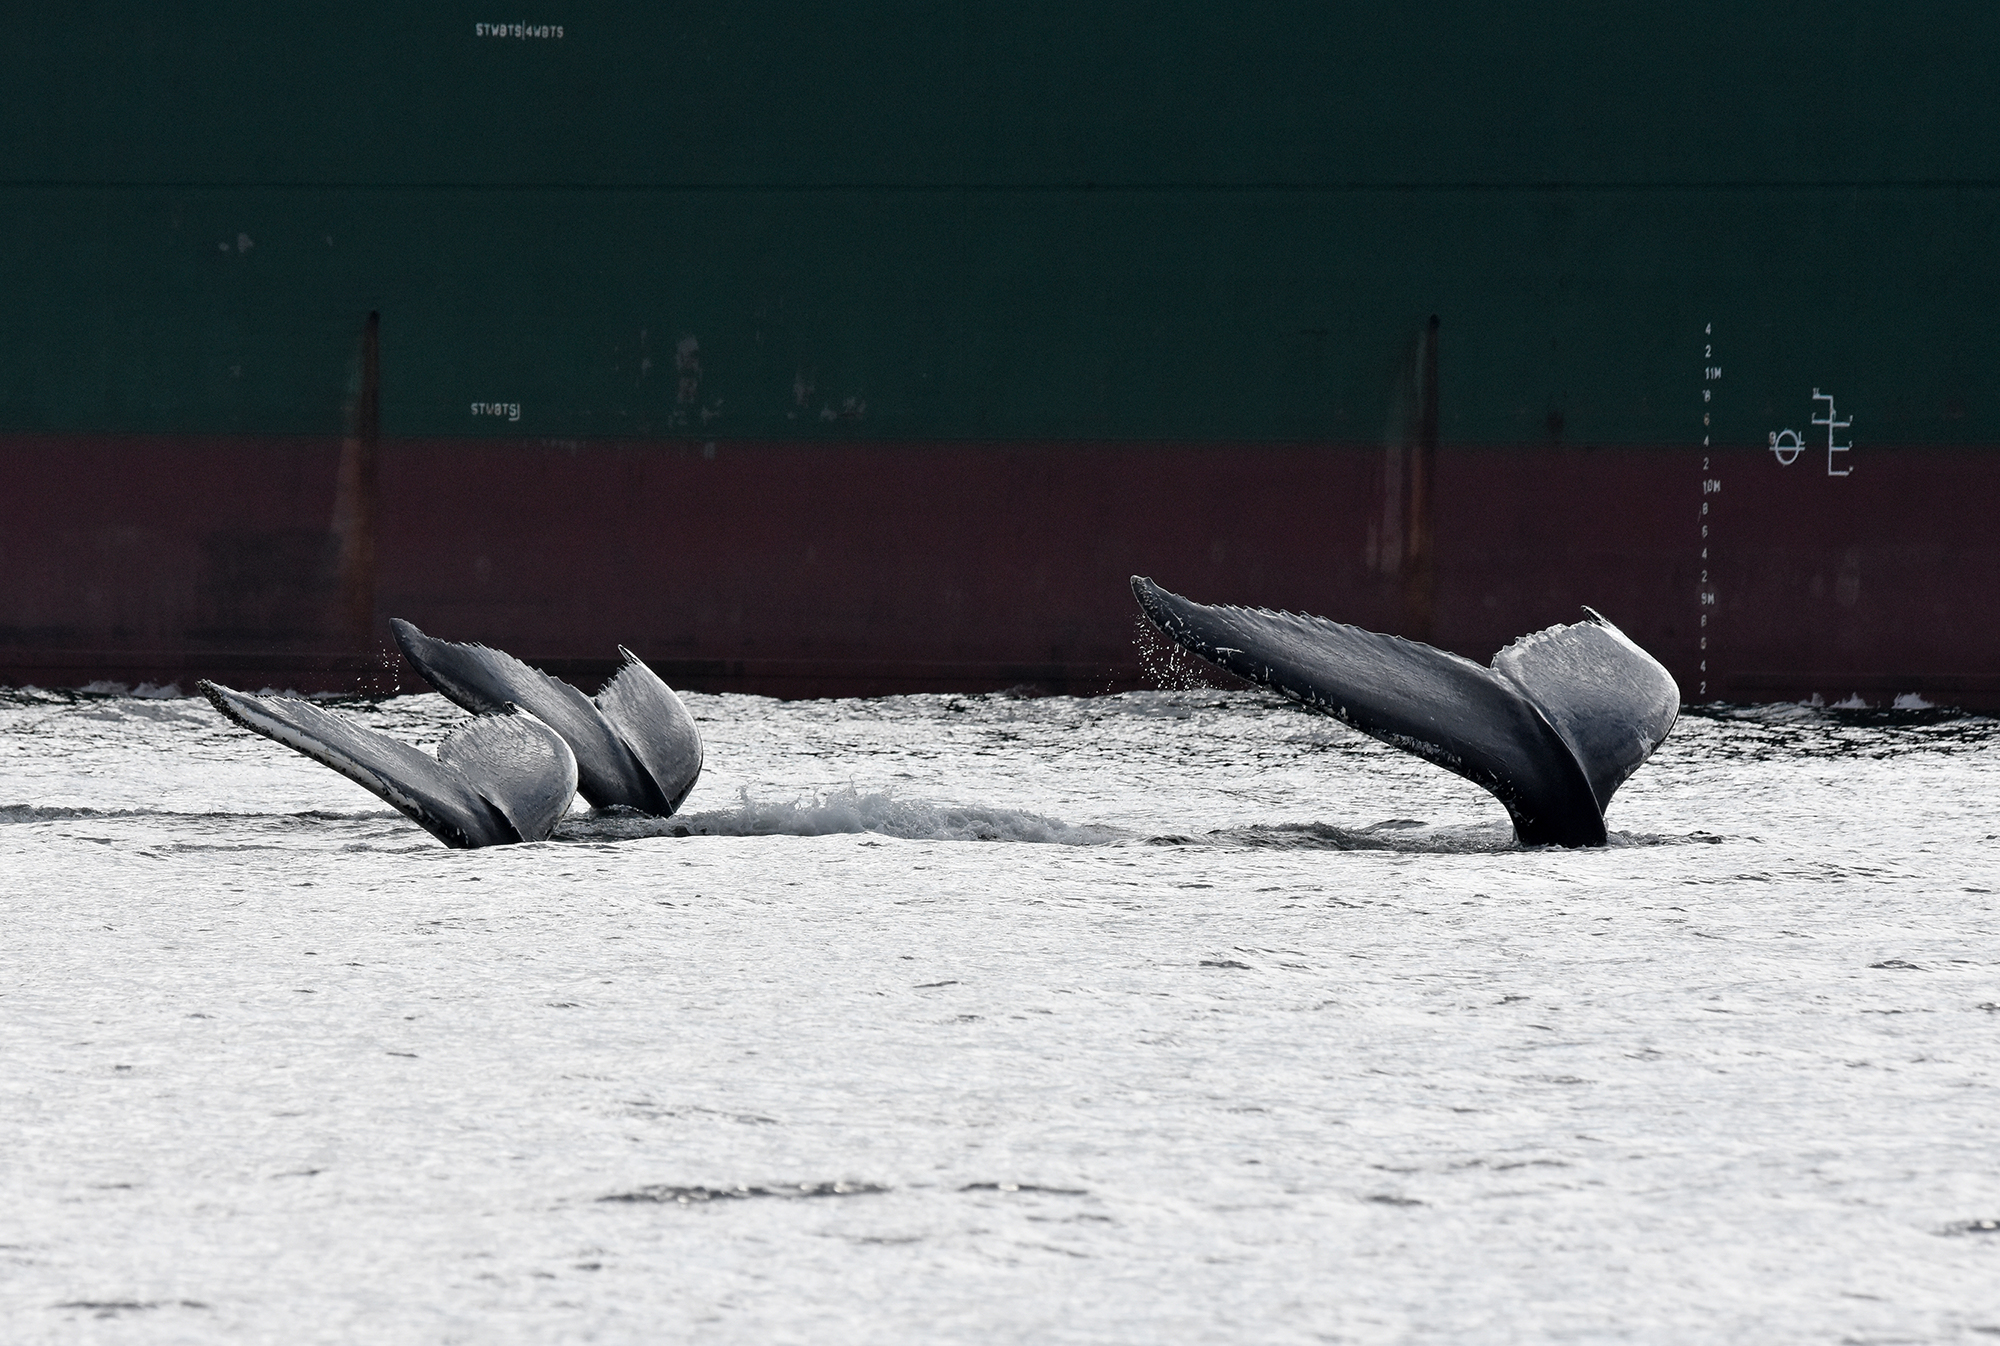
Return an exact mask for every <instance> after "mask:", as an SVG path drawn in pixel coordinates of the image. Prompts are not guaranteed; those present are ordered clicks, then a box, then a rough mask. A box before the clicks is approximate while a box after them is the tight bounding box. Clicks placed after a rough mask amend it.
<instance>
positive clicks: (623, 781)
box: [389, 618, 701, 817]
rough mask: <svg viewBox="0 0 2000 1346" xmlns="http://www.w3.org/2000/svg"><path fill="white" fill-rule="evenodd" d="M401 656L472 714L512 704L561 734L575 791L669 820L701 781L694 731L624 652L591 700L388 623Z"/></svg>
mask: <svg viewBox="0 0 2000 1346" xmlns="http://www.w3.org/2000/svg"><path fill="white" fill-rule="evenodd" d="M389 627H390V629H391V630H392V631H393V632H394V633H395V636H396V644H397V645H398V646H399V647H400V648H401V649H402V651H403V657H404V658H406V659H408V660H409V661H410V664H411V665H412V666H413V667H414V668H415V669H416V670H417V672H419V673H421V674H423V676H424V678H425V680H426V681H428V682H429V683H430V684H431V686H433V687H435V688H437V689H438V691H440V692H442V693H443V694H444V696H445V697H446V698H447V699H448V700H450V701H452V702H454V703H456V704H458V705H460V706H463V707H464V708H465V709H467V710H469V711H471V712H472V713H473V714H475V715H485V714H490V713H492V711H493V710H494V709H495V708H496V707H499V706H502V705H505V704H509V703H511V704H513V705H516V706H519V707H520V708H521V709H522V710H525V711H527V712H529V713H530V714H532V715H534V716H535V717H536V718H537V719H539V720H541V721H542V722H543V723H544V724H546V725H548V726H549V727H550V728H551V729H553V730H555V731H556V732H557V733H558V734H560V735H562V737H563V739H564V741H565V742H567V743H568V744H569V746H570V751H571V752H573V753H574V754H575V755H576V770H577V791H578V793H580V794H582V795H583V797H584V798H585V799H586V800H588V801H589V802H590V803H591V804H592V805H594V806H595V807H597V808H608V807H610V806H612V805H614V804H618V805H623V806H625V807H626V808H632V809H637V810H639V811H640V812H641V813H650V814H654V815H656V816H659V817H666V816H667V815H669V814H671V813H672V812H673V811H674V810H675V809H677V808H679V807H680V806H681V801H682V800H684V799H686V798H687V795H688V791H690V790H692V789H693V788H694V783H695V781H696V780H697V779H698V778H699V777H700V776H701V732H700V730H698V729H696V728H695V723H694V717H693V716H692V715H690V714H688V711H687V707H686V706H684V705H682V704H681V699H680V698H679V697H678V696H676V695H674V691H673V689H672V688H671V687H669V686H667V684H666V683H664V682H662V681H661V680H660V678H659V676H658V675H657V674H655V673H654V672H653V670H652V669H650V668H648V667H646V665H645V663H644V662H642V661H641V660H640V658H639V657H638V656H637V655H635V654H633V653H632V652H631V651H630V650H628V649H626V648H625V647H624V646H622V645H621V646H619V648H618V652H619V653H620V654H621V655H623V656H624V657H625V663H624V665H623V666H622V667H620V668H619V670H618V672H617V673H615V674H614V675H612V678H611V680H610V681H609V682H607V683H605V684H604V687H603V690H601V691H599V692H598V694H597V697H596V699H595V700H593V699H591V698H590V697H587V696H585V695H584V694H583V693H582V692H580V691H578V690H577V689H576V688H574V687H572V686H570V685H569V684H568V683H566V682H563V681H562V680H561V679H559V678H553V677H550V676H549V675H548V674H547V673H544V672H542V671H541V670H540V669H538V668H530V667H529V666H528V665H527V664H524V663H522V662H521V661H520V660H519V659H516V658H515V657H514V656H513V655H511V654H506V653H503V652H502V651H500V650H495V649H490V648H488V647H487V646H484V645H470V644H460V643H458V642H456V641H449V640H438V639H436V638H435V637H433V636H427V635H425V634H424V633H423V632H422V631H419V630H418V629H417V628H416V627H415V626H414V625H412V624H411V623H409V622H406V621H404V620H402V619H401V618H396V619H393V620H391V621H390V623H389Z"/></svg>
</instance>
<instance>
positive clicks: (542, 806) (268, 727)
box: [200, 679, 576, 849]
mask: <svg viewBox="0 0 2000 1346" xmlns="http://www.w3.org/2000/svg"><path fill="white" fill-rule="evenodd" d="M200 687H201V690H202V693H203V694H204V695H205V696H207V697H208V699H209V701H210V703H211V704H213V705H214V706H215V708H216V709H217V710H219V711H221V712H222V714H223V716H224V717H225V718H227V719H230V720H234V721H235V722H236V723H237V724H240V725H242V726H243V727H244V728H245V729H250V730H254V731H255V732H257V733H259V734H262V735H264V737H266V738H270V739H276V740H277V741H278V742H280V743H282V744H284V745H285V746H286V747H288V748H292V749H295V750H296V751H298V752H301V753H304V754H305V755H306V756H307V757H310V758H312V759H313V760H314V761H315V762H318V763H320V764H321V765H323V766H328V767H331V768H333V769H334V770H335V771H338V772H339V773H340V774H341V775H343V776H345V777H347V778H348V779H349V780H351V781H353V782H354V783H355V784H356V785H359V786H360V787H361V788H362V789H364V790H366V791H368V792H369V793H370V794H372V795H374V796H375V797H376V798H378V799H380V800H382V801H384V802H385V803H387V804H389V805H390V806H391V807H392V808H394V809H396V810H397V811H398V812H400V813H403V814H404V815H406V816H407V817H409V818H410V819H411V820H412V821H414V822H415V823H416V824H417V825H418V826H419V827H422V828H423V829H424V830H425V831H427V832H429V833H430V834H431V835H432V836H434V837H436V838H437V839H438V840H439V841H442V842H443V843H444V844H445V845H447V846H454V847H458V848H461V849H467V848H471V847H474V846H501V845H505V844H507V843H508V842H514V841H544V840H546V839H547V838H548V835H549V833H551V832H553V831H554V830H555V826H556V824H557V823H558V822H559V821H561V819H562V816H563V815H564V814H565V813H567V812H569V804H570V800H571V799H572V798H573V797H575V795H576V757H575V755H574V754H573V753H571V752H570V749H569V744H567V743H565V742H564V741H563V738H562V735H560V734H558V733H556V732H555V731H554V730H552V729H550V728H549V727H548V726H547V725H545V724H543V723H542V722H541V721H540V720H538V719H536V718H535V717H534V716H533V715H530V714H525V713H520V712H516V711H515V710H514V708H513V707H511V706H508V707H502V708H500V709H501V710H502V712H503V713H501V714H496V715H485V716H481V717H479V718H477V719H473V720H468V721H466V722H465V723H464V724H461V725H459V726H458V727H457V728H456V729H454V730H452V732H451V733H450V734H449V735H447V736H446V738H445V740H444V742H442V743H440V744H438V750H437V756H436V757H432V756H431V755H430V754H429V753H427V752H424V751H423V750H422V749H419V748H413V747H411V746H410V745H409V744H407V743H404V742H402V741H400V740H398V739H393V738H390V737H389V736H388V735H387V734H379V733H377V732H375V731H374V730H373V729H369V728H367V727H366V726H364V725H359V724H356V723H355V722H354V721H352V720H350V719H348V718H347V717H346V716H343V715H339V714H336V713H335V712H333V711H330V710H325V709H322V708H321V707H319V706H315V705H313V704H312V703H311V702H309V701H300V700H296V699H294V698H292V697H288V696H252V695H250V694H249V693H247V692H238V691H232V690H231V689H229V688H227V687H224V686H221V685H220V684H218V683H213V682H209V681H207V680H206V679H204V680H203V681H202V682H201V684H200Z"/></svg>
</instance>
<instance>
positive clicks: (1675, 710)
mask: <svg viewBox="0 0 2000 1346" xmlns="http://www.w3.org/2000/svg"><path fill="white" fill-rule="evenodd" d="M1132 593H1133V595H1134V597H1136V598H1137V599H1138V600H1139V607H1140V609H1141V611H1143V612H1144V613H1145V614H1146V617H1147V619H1148V620H1150V621H1151V622H1152V623H1153V624H1154V625H1155V626H1157V627H1159V628H1160V630H1161V631H1162V632H1164V633H1165V634H1166V635H1167V636H1168V637H1169V638H1170V639H1172V640H1174V641H1175V642H1176V643H1178V644H1180V645H1181V646H1183V647H1185V648H1186V649H1188V650H1190V651H1192V652H1193V653H1195V654H1198V655H1200V656H1201V657H1202V658H1204V659H1206V660H1208V661H1209V662H1210V663H1213V664H1215V665H1217V666H1218V667H1220V668H1223V669H1226V670H1228V671H1229V672H1231V673H1234V674H1236V675H1237V676H1238V677H1241V678H1246V679H1248V680H1249V681H1251V682H1255V683H1259V684H1261V685H1263V686H1266V687H1269V688H1271V689H1272V690H1274V691H1276V692H1278V693H1280V694H1282V695H1284V696H1286V697H1288V698H1290V699H1292V700H1294V701H1297V702H1299V703H1300V704H1302V705H1304V706H1306V707H1308V708H1310V709H1313V710H1317V711H1322V712H1324V713H1326V714H1329V715H1332V716H1334V717H1335V718H1336V719H1339V720H1341V721H1343V722H1344V723H1346V724H1349V725H1352V726H1353V727H1354V728H1356V729H1359V730H1360V731H1361V732H1363V733H1365V734H1369V735H1372V736H1373V737H1375V738H1378V739H1380V740H1382V741H1383V742H1384V743H1388V744H1390V745H1391V746H1393V747H1397V748H1401V749H1402V750H1403V751H1405V752H1410V753H1414V754H1416V755H1417V756H1419V757H1422V758H1424V759H1425V760H1427V761H1430V762H1434V763H1436V764H1437V765H1438V766H1441V767H1443V768H1444V769H1445V770H1447V771H1451V772H1455V773H1456V774H1458V775H1460V776H1463V777H1465V778H1466V779H1467V780H1470V781H1472V782H1474V783H1475V784H1477V785H1479V786H1481V787H1482V788H1484V789H1485V790H1487V791H1488V792H1490V793H1491V794H1492V795H1493V796H1494V797H1495V798H1497V799H1498V800H1499V801H1500V802H1501V804H1503V805H1504V806H1505V807H1506V809H1507V813H1508V815H1509V816H1510V817H1511V818H1512V819H1513V821H1514V833H1515V835H1516V836H1517V837H1519V838H1520V840H1521V841H1522V842H1523V843H1524V844H1526V845H1531V846H1541V845H1562V846H1601V845H1603V844H1604V841H1605V828H1604V812H1605V810H1606V808H1608V807H1609V806H1610V803H1611V796H1612V793H1613V792H1614V791H1616V790H1617V788H1618V787H1619V786H1620V785H1621V784H1623V783H1624V781H1625V780H1626V779H1627V778H1628V777H1629V776H1631V774H1632V773H1633V772H1634V771H1636V770H1638V768H1639V766H1640V764H1641V763H1643V762H1644V761H1645V760H1646V759H1647V757H1649V756H1651V755H1652V752H1653V750H1654V749H1655V748H1657V747H1659V745H1660V743H1661V742H1662V741H1663V740H1664V739H1665V738H1666V736H1667V733H1668V731H1669V730H1671V729H1672V728H1673V725H1674V721H1675V719H1676V718H1677V717H1678V716H1679V714H1680V688H1679V687H1678V686H1676V685H1675V683H1674V680H1673V676H1672V675H1671V674H1669V673H1668V672H1667V670H1666V669H1665V668H1664V667H1662V666H1661V665H1660V663H1659V661H1658V660H1656V659H1654V658H1653V657H1652V656H1651V655H1649V654H1647V653H1646V652H1645V651H1644V650H1642V649H1640V648H1639V647H1638V646H1637V645H1636V644H1634V643H1633V642H1632V641H1631V640H1630V639H1628V638H1627V637H1626V636H1625V634H1624V632H1622V631H1620V630H1619V629H1618V628H1617V627H1616V626H1613V625H1612V624H1611V623H1610V622H1608V621H1606V620H1605V619H1604V618H1603V617H1601V616H1599V615H1598V614H1597V613H1595V612H1591V611H1590V609H1588V608H1586V609H1584V611H1586V612H1589V613H1590V616H1589V619H1588V620H1587V621H1582V622H1578V623H1576V624H1574V625H1570V626H1552V627H1550V628H1549V629H1548V630H1546V631H1538V632H1536V633H1535V634H1533V635H1528V636H1523V637H1521V639H1519V640H1517V641H1515V642H1514V643H1513V644H1511V645H1509V646H1508V647H1507V648H1506V649H1504V650H1502V651H1500V653H1499V654H1498V655H1496V656H1494V660H1493V666H1492V667H1491V668H1483V667H1481V666H1480V665H1478V664H1475V663H1473V662H1472V661H1471V660H1470V659H1463V658H1460V657H1459V656H1458V655H1455V654H1451V653H1448V652H1446V651H1444V650H1439V649H1433V648H1432V647H1431V646H1429V645H1422V644H1419V643H1417V642H1416V641H1412V640H1404V639H1402V638H1401V637H1398V636H1385V635H1380V634H1377V633H1376V632H1373V631H1364V630H1362V629H1361V628H1360V627H1358V626H1348V625H1345V624H1344V623H1341V622H1334V621H1328V620H1327V619H1325V618H1324V617H1309V616H1305V615H1302V614H1295V613H1289V612H1273V611H1270V610H1268V609H1264V608H1240V607H1221V606H1211V605H1208V604H1204V603H1196V602H1193V601H1191V600H1189V599H1186V598H1182V597H1181V596H1180V595H1179V594H1175V593H1171V592H1169V591H1168V590H1166V589H1162V588H1161V587H1160V586H1159V585H1157V584H1155V583H1153V581H1151V580H1150V579H1146V578H1145V577H1143V576H1138V575H1135V576H1133V577H1132Z"/></svg>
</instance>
